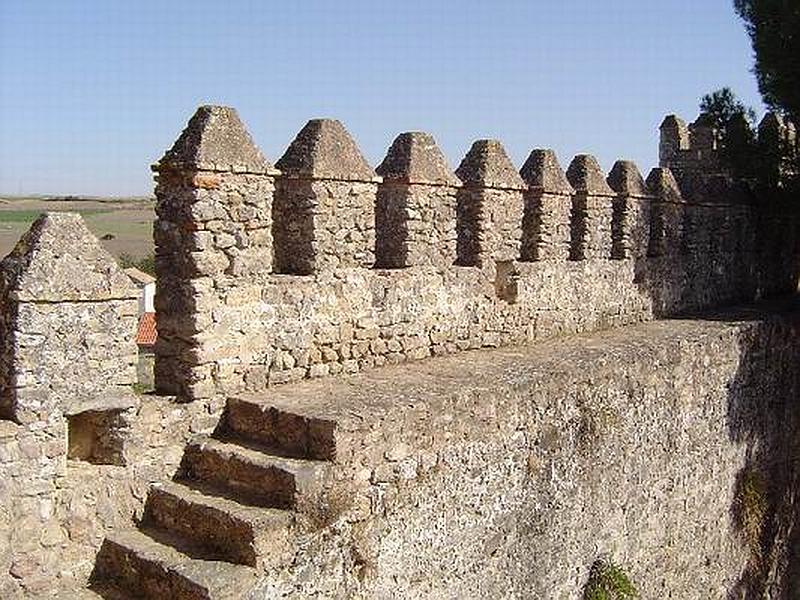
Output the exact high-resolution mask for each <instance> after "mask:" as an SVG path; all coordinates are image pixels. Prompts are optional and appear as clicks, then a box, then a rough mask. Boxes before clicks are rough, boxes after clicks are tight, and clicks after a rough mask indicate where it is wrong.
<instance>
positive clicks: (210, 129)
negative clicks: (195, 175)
mask: <svg viewBox="0 0 800 600" xmlns="http://www.w3.org/2000/svg"><path fill="white" fill-rule="evenodd" d="M166 167H171V168H176V169H179V170H187V169H197V170H203V171H231V170H235V171H237V172H247V173H266V172H271V171H272V167H271V165H270V164H269V162H268V161H267V159H266V158H264V155H263V154H261V151H260V150H259V149H258V148H257V147H256V145H255V144H254V143H253V140H252V138H251V137H250V134H249V133H248V132H247V130H246V129H245V127H244V125H243V124H242V122H241V120H240V119H239V115H238V114H237V112H236V110H235V109H233V108H230V107H228V106H201V107H200V108H198V109H197V112H196V113H195V114H194V116H193V117H192V118H191V119H190V120H189V124H188V125H187V126H186V129H184V130H183V133H181V135H180V137H179V138H178V139H177V141H176V142H175V144H174V145H173V146H172V148H170V149H169V150H168V151H167V153H166V154H165V155H164V156H163V158H162V159H161V160H160V161H159V163H158V164H157V165H156V168H159V169H160V168H166ZM203 181H204V182H205V183H209V182H210V181H212V180H210V179H205V180H203ZM198 183H201V182H200V181H198ZM198 187H203V186H202V185H198Z"/></svg>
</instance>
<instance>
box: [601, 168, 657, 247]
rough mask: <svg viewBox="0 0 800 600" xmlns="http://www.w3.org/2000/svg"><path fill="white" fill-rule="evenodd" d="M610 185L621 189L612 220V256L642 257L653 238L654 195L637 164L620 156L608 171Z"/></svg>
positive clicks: (617, 189)
mask: <svg viewBox="0 0 800 600" xmlns="http://www.w3.org/2000/svg"><path fill="white" fill-rule="evenodd" d="M607 181H608V185H609V187H610V188H611V189H612V190H614V191H615V192H616V193H617V197H616V198H615V199H614V214H613V219H612V221H611V237H612V246H611V257H612V258H615V259H627V258H633V259H641V258H644V257H646V256H647V248H648V244H649V242H650V212H651V210H650V209H651V206H652V202H653V196H652V195H651V194H650V192H649V191H648V189H647V186H646V185H645V183H644V179H642V175H641V173H639V169H638V168H637V167H636V164H635V163H633V162H632V161H629V160H618V161H617V162H615V163H614V167H613V168H612V169H611V173H609V175H608V180H607Z"/></svg>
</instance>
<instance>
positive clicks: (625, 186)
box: [606, 160, 650, 196]
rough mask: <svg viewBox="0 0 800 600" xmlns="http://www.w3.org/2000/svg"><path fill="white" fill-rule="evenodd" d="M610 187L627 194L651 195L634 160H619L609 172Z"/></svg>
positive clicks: (619, 192)
mask: <svg viewBox="0 0 800 600" xmlns="http://www.w3.org/2000/svg"><path fill="white" fill-rule="evenodd" d="M606 181H607V183H608V185H609V187H610V188H611V189H612V190H614V191H615V192H617V193H618V194H624V195H626V196H649V195H650V191H649V190H648V189H647V185H646V184H645V182H644V179H643V178H642V174H641V173H640V172H639V167H637V166H636V163H635V162H633V161H632V160H618V161H617V162H615V163H614V166H613V167H612V168H611V172H610V173H609V174H608V178H607V180H606Z"/></svg>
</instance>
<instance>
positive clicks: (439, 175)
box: [375, 131, 461, 186]
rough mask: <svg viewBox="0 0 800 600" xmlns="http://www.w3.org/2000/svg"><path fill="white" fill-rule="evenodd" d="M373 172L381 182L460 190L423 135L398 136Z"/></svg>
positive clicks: (436, 148)
mask: <svg viewBox="0 0 800 600" xmlns="http://www.w3.org/2000/svg"><path fill="white" fill-rule="evenodd" d="M375 171H376V172H377V173H378V175H380V176H381V177H383V180H384V181H393V182H399V183H420V184H428V185H450V186H459V185H461V182H460V181H459V180H458V178H457V177H456V176H455V175H454V174H453V172H452V171H451V170H450V167H449V166H448V164H447V159H445V157H444V154H442V151H441V150H440V149H439V146H437V145H436V140H434V139H433V136H432V135H431V134H429V133H425V132H424V131H408V132H406V133H401V134H400V135H398V136H397V137H396V138H395V139H394V142H392V145H391V146H390V147H389V151H388V152H387V153H386V158H384V159H383V162H382V163H381V164H380V165H378V168H377V169H375Z"/></svg>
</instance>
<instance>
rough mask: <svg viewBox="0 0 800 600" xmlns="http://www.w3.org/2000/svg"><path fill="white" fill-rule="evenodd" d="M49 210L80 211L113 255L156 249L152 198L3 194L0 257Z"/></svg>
mask: <svg viewBox="0 0 800 600" xmlns="http://www.w3.org/2000/svg"><path fill="white" fill-rule="evenodd" d="M47 211H68V212H78V213H80V214H81V215H82V216H83V218H84V220H85V221H86V224H87V225H88V226H89V229H91V230H92V232H93V233H94V234H95V235H96V236H97V237H98V238H100V240H101V242H102V243H103V245H104V246H105V247H106V248H107V249H108V250H109V251H110V252H111V253H112V254H114V256H117V257H119V256H121V255H123V254H127V255H129V256H131V257H134V258H142V257H145V256H147V255H149V254H152V252H153V221H154V220H155V212H154V202H153V200H152V199H149V198H76V197H65V198H64V197H62V198H54V197H45V196H41V197H11V196H0V257H1V256H5V255H6V254H8V253H9V252H10V251H11V249H12V248H13V247H14V245H15V244H16V243H17V240H19V238H20V236H21V235H22V234H23V233H25V231H26V230H27V229H28V227H29V226H30V224H31V223H32V222H33V221H34V220H35V219H36V218H37V217H38V216H39V215H40V214H41V213H43V212H47Z"/></svg>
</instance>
